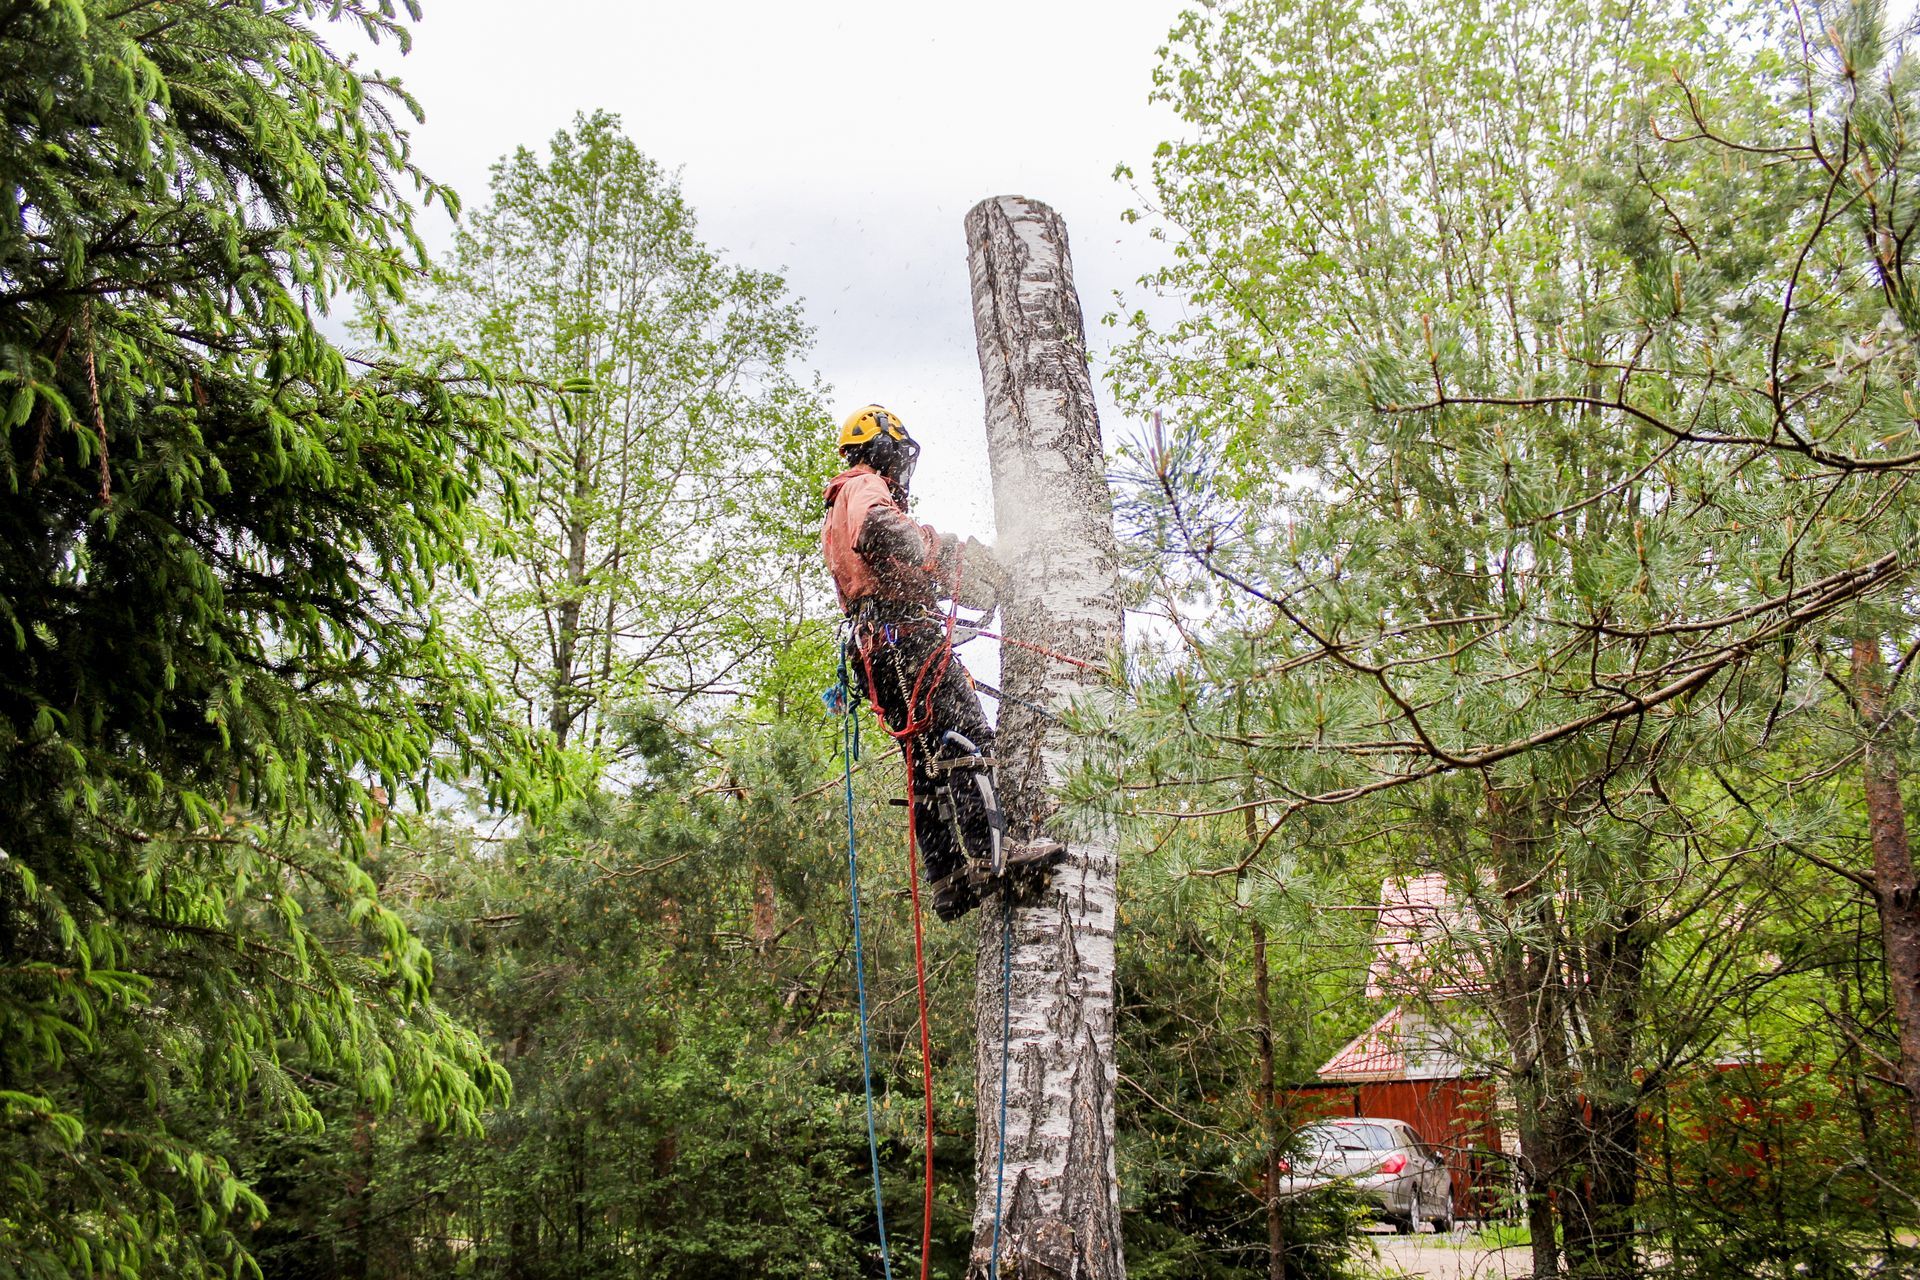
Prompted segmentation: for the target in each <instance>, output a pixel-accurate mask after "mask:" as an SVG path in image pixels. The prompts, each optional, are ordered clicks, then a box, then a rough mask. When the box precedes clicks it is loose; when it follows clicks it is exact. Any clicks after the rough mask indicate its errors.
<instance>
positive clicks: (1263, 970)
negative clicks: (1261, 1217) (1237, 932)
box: [1247, 809, 1287, 1280]
mask: <svg viewBox="0 0 1920 1280" xmlns="http://www.w3.org/2000/svg"><path fill="white" fill-rule="evenodd" d="M1247 819H1248V825H1249V826H1251V825H1252V819H1253V810H1251V809H1249V810H1247ZM1267 978H1268V975H1267V928H1266V926H1265V925H1263V924H1261V923H1260V917H1259V916H1254V917H1253V1015H1254V1037H1255V1039H1256V1041H1257V1048H1258V1050H1259V1055H1260V1136H1261V1140H1262V1142H1263V1144H1264V1152H1265V1153H1264V1155H1263V1156H1262V1159H1261V1164H1262V1168H1261V1177H1260V1186H1261V1192H1262V1194H1263V1195H1264V1196H1265V1197H1266V1201H1267V1280H1287V1224H1286V1219H1285V1218H1284V1217H1283V1216H1282V1214H1281V1212H1280V1113H1279V1109H1278V1108H1277V1107H1276V1106H1275V1105H1274V1102H1275V1099H1274V1093H1273V1002H1272V999H1271V998H1270V992H1269V989H1268V988H1269V984H1268V981H1267Z"/></svg>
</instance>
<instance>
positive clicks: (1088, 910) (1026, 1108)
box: [966, 196, 1126, 1280]
mask: <svg viewBox="0 0 1920 1280" xmlns="http://www.w3.org/2000/svg"><path fill="white" fill-rule="evenodd" d="M966 232H967V256H968V261H969V265H970V267H971V272H972V280H973V317H974V332H975V336H976V339H977V341H978V346H979V353H980V375H981V381H982V384H983V386H984V389H985V392H986V420H987V449H988V455H989V459H990V461H991V464H992V469H993V497H994V519H995V524H996V525H997V527H998V531H999V548H998V550H999V556H1000V559H1001V562H1002V564H1003V565H1004V567H1005V568H1006V570H1007V572H1008V575H1009V577H1010V579H1011V585H1010V586H1009V588H1008V591H1007V593H1006V596H1005V597H1004V598H1003V600H1002V605H1003V609H1004V614H1003V622H1002V626H1003V629H1004V631H1005V633H1006V636H1007V638H1008V640H1009V641H1010V642H1012V643H1010V644H1009V645H1008V646H1007V647H1006V648H1005V649H1004V650H1003V655H1002V675H1001V683H1002V684H1003V685H1004V687H1005V688H1006V691H1007V694H1008V698H1007V701H1006V702H1005V703H1003V704H1002V706H1001V709H1000V724H999V730H1000V731H999V741H998V746H997V753H998V755H999V759H1000V766H999V768H1000V785H1001V796H1002V801H1003V803H1004V804H1005V806H1006V810H1007V816H1008V819H1009V825H1010V827H1011V828H1012V831H1013V834H1014V835H1015V837H1016V838H1018V837H1021V836H1025V835H1027V834H1029V833H1032V832H1036V831H1037V830H1038V829H1039V828H1040V827H1041V826H1042V825H1043V824H1044V823H1045V822H1046V820H1047V818H1048V817H1049V815H1050V814H1051V813H1052V811H1053V808H1054V805H1053V802H1052V800H1051V798H1050V792H1051V788H1052V786H1053V785H1054V784H1055V783H1056V782H1057V781H1058V779H1059V777H1060V775H1061V773H1062V771H1063V770H1064V768H1065V766H1066V763H1067V759H1068V756H1069V754H1070V752H1071V750H1072V748H1073V740H1072V738H1071V737H1070V735H1068V733H1067V732H1066V730H1065V729H1064V728H1062V727H1061V726H1060V724H1059V723H1058V722H1057V721H1055V720H1049V719H1045V718H1043V717H1042V716H1040V715H1039V714H1038V713H1037V712H1036V711H1034V710H1032V709H1030V708H1029V707H1028V706H1027V705H1024V704H1033V705H1034V706H1037V707H1040V708H1045V709H1048V710H1050V711H1058V710H1060V709H1062V708H1064V707H1065V705H1066V704H1067V703H1068V702H1069V701H1070V700H1071V699H1073V698H1074V697H1076V696H1092V697H1095V698H1099V697H1101V696H1102V695H1101V690H1100V688H1099V685H1098V677H1097V676H1096V675H1095V674H1094V673H1092V672H1090V671H1089V670H1087V669H1086V668H1083V667H1078V666H1074V665H1071V664H1068V663H1064V662H1061V661H1059V660H1057V659H1055V658H1051V657H1048V656H1045V655H1043V654H1040V653H1037V652H1034V651H1033V650H1031V649H1025V648H1020V647H1017V646H1018V645H1019V643H1020V642H1025V643H1028V644H1038V645H1043V646H1045V647H1046V648H1048V649H1050V650H1053V651H1054V652H1056V653H1061V654H1066V655H1069V656H1072V657H1075V658H1079V659H1082V660H1084V661H1090V662H1099V661H1101V660H1103V659H1105V658H1106V657H1107V656H1108V654H1109V653H1110V652H1111V651H1113V650H1116V649H1117V648H1118V647H1119V643H1120V638H1121V606H1120V592H1119V581H1118V562H1119V553H1118V550H1117V548H1116V546H1115V543H1114V536H1113V516H1112V501H1111V497H1110V495H1109V494H1108V492H1107V486H1106V479H1105V466H1104V458H1103V455H1102V452H1101V447H1100V422H1099V416H1098V414H1097V413H1096V411H1095V409H1094V403H1093V387H1092V383H1091V382H1090V380H1089V378H1088V374H1087V362H1086V334H1085V330H1084V328H1083V327H1082V324H1081V318H1080V300H1079V298H1078V296H1077V295H1076V294H1075V292H1074V288H1073V268H1072V265H1071V262H1070V261H1069V259H1068V256H1067V233H1066V227H1065V225H1064V224H1062V222H1061V221H1060V218H1059V216H1058V215H1057V214H1055V213H1054V212H1053V211H1052V210H1051V209H1048V208H1047V207H1046V206H1045V205H1041V204H1038V203H1036V202H1034V201H1031V200H1026V199H1023V198H1021V197H1018V196H1000V197H996V198H994V199H991V200H986V201H982V202H981V203H980V204H978V205H976V206H975V207H974V208H973V209H972V210H971V211H970V212H969V213H968V214H967V219H966ZM1053 830H1054V832H1055V834H1056V835H1057V836H1058V837H1059V838H1062V839H1064V840H1065V841H1066V842H1067V845H1068V855H1067V860H1066V862H1065V863H1064V864H1063V865H1061V866H1060V867H1059V868H1058V869H1056V870H1055V871H1054V873H1053V875H1052V878H1051V880H1050V881H1049V883H1048V885H1047V888H1046V891H1045V892H1044V893H1043V894H1041V895H1040V896H1039V898H1038V900H1037V901H1034V902H1031V903H1027V904H1023V905H1019V906H1017V907H1015V908H1014V909H1013V911H1012V912H1011V917H1010V918H1011V926H1010V927H1011V930H1012V939H1011V944H1012V959H1011V962H1010V965H1009V966H1008V967H1009V970H1010V972H1011V975H1012V977H1011V981H1010V982H1009V983H1007V984H1006V986H1007V998H1008V1002H1009V1012H1008V1017H1009V1023H1010V1027H1011V1031H1010V1034H1009V1036H1008V1038H1007V1052H1008V1058H1007V1062H1008V1064H1009V1065H1008V1069H1007V1079H1006V1094H1005V1097H1006V1112H1005V1114H1006V1123H1005V1127H1004V1140H1005V1148H1006V1163H1005V1177H1004V1182H1002V1180H1001V1178H1000V1177H999V1176H998V1170H999V1154H1000V1153H999V1140H1000V1138H1001V1136H1002V1129H1001V1126H1000V1125H999V1124H998V1123H997V1121H998V1117H999V1115H1000V1100H1001V1088H1000V1086H1001V1044H1002V1039H1001V996H1002V991H1003V988H1002V967H1001V959H1002V953H1001V945H1002V936H1003V935H1002V919H1003V915H1002V910H1001V908H1000V906H999V905H998V903H997V902H989V903H988V904H987V905H986V906H985V908H984V909H983V910H982V911H981V913H980V917H979V919H980V936H979V945H978V954H977V960H976V971H977V975H978V983H977V986H976V991H977V993H978V994H977V996H976V1001H975V1009H974V1025H975V1030H976V1053H977V1058H976V1067H975V1072H974V1095H975V1099H976V1102H977V1106H978V1110H977V1112H976V1114H977V1115H978V1116H979V1117H980V1123H979V1125H978V1127H977V1135H978V1136H977V1141H976V1160H977V1166H978V1169H979V1174H980V1177H979V1195H978V1198H977V1200H976V1202H975V1207H974V1219H973V1220H974V1246H973V1254H972V1259H971V1262H970V1265H969V1269H968V1273H969V1275H970V1276H973V1277H982V1276H985V1275H986V1274H987V1272H988V1270H989V1266H990V1262H991V1260H992V1257H993V1255H994V1253H995V1251H996V1245H995V1240H996V1231H995V1226H996V1221H995V1209H996V1198H997V1197H998V1198H999V1200H1000V1205H1001V1210H1000V1218H999V1221H998V1227H999V1230H998V1232H997V1239H998V1245H997V1252H998V1256H999V1258H1000V1260H1001V1263H1002V1266H1001V1271H1000V1273H1001V1274H1002V1275H1009V1274H1017V1275H1018V1276H1020V1278H1021V1280H1046V1278H1047V1277H1054V1276H1061V1277H1064V1276H1073V1277H1076V1280H1122V1278H1123V1277H1124V1276H1125V1274H1126V1268H1125V1263H1124V1261H1123V1259H1122V1255H1121V1247H1120V1194H1119V1183H1118V1181H1117V1178H1116V1176H1115V1169H1114V1142H1113V1089H1114V1080H1115V1077H1114V1070H1115V1068H1114V1057H1113V1030H1114V1013H1113V981H1114V951H1113V930H1114V899H1115V878H1116V872H1117V868H1118V863H1117V860H1116V858H1115V853H1114V835H1113V832H1112V829H1111V828H1110V827H1108V826H1105V825H1104V824H1099V825H1092V826H1089V827H1085V828H1081V829H1076V830H1074V831H1071V832H1069V831H1064V830H1060V829H1058V828H1057V827H1056V828H1053ZM1001 1193H1003V1194H1001Z"/></svg>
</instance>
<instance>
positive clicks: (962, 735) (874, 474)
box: [820, 404, 1066, 920]
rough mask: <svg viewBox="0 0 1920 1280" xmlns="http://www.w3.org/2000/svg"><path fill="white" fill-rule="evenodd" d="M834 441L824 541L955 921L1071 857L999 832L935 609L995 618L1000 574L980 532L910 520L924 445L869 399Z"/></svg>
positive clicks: (971, 712) (854, 644)
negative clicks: (960, 534) (835, 462)
mask: <svg viewBox="0 0 1920 1280" xmlns="http://www.w3.org/2000/svg"><path fill="white" fill-rule="evenodd" d="M839 448H840V456H841V458H842V459H843V460H845V461H846V463H847V464H848V465H847V469H846V470H845V471H842V472H841V473H840V474H839V475H837V476H835V477H834V478H833V480H832V481H831V482H829V483H828V485H827V492H826V507H827V516H826V520H825V522H824V523H823V524H822V525H821V527H820V546H821V550H822V551H823V552H824V553H825V555H826V559H827V567H828V569H830V570H831V571H832V572H833V585H834V589H835V590H836V591H837V592H838V593H839V597H840V607H841V609H843V610H844V611H845V612H846V615H847V617H848V618H849V619H851V620H852V623H853V635H852V638H851V639H850V640H849V642H848V644H849V647H850V649H851V650H852V653H851V657H852V661H853V665H854V667H855V668H856V669H857V670H859V671H860V672H861V673H862V676H863V679H864V683H865V685H866V690H865V692H866V694H867V696H868V697H869V698H871V699H872V700H873V703H874V705H875V706H877V707H878V708H879V709H880V712H881V714H882V715H883V716H885V718H886V722H887V725H888V727H889V728H890V729H891V730H892V731H893V733H894V734H895V736H896V737H898V738H899V739H900V750H901V753H902V754H903V755H904V757H905V758H906V761H907V766H908V769H909V771H910V774H911V777H910V779H909V792H910V794H911V796H912V798H913V820H914V832H915V835H916V836H917V838H918V841H919V845H920V852H921V857H922V860H923V861H924V862H925V864H926V870H925V875H926V881H927V886H928V888H929V889H930V890H931V891H932V895H933V909H934V911H935V913H936V914H938V915H939V917H940V918H941V919H942V920H955V919H958V918H959V917H960V916H963V915H965V914H966V913H967V912H968V911H970V910H972V909H973V908H974V907H976V906H978V905H979V904H980V900H981V898H982V897H983V896H985V895H987V894H989V893H991V892H993V891H994V889H996V888H1000V889H1003V890H1010V891H1012V892H1016V893H1018V892H1022V891H1024V890H1026V889H1030V888H1033V887H1037V886H1038V885H1039V884H1040V883H1042V882H1044V879H1045V873H1046V871H1047V869H1048V868H1049V867H1051V866H1053V865H1054V864H1055V863H1057V862H1059V861H1060V859H1061V858H1062V857H1063V856H1064V855H1065V852H1066V851H1065V849H1064V848H1063V847H1062V846H1061V845H1060V844H1059V843H1058V842H1056V841H1053V840H1046V839H1038V838H1036V839H1030V840H1016V839H1014V838H1012V835H1011V833H1009V832H1008V831H1007V829H1006V816H1005V814H1004V812H1003V811H1002V809H1001V807H1000V800H999V795H998V792H997V790H996V785H995V783H996V780H995V776H994V768H993V764H994V762H993V738H994V732H993V728H992V726H991V725H989V724H988V723H987V718H986V715H985V713H984V712H982V710H981V708H980V698H979V695H977V694H976V693H975V692H974V689H973V682H972V680H971V679H969V678H968V676H967V673H966V668H965V667H963V666H962V665H961V664H960V662H959V661H958V660H957V659H956V658H955V656H954V653H953V649H952V646H951V643H950V638H949V634H948V619H947V616H946V615H945V613H944V612H943V611H942V610H941V609H940V607H939V605H938V604H937V601H938V600H940V599H942V598H945V599H949V600H952V601H953V602H954V604H956V605H958V606H960V607H963V608H968V609H980V610H984V611H985V612H987V613H991V612H992V611H993V609H994V607H995V606H996V604H997V601H998V596H999V590H1000V588H1001V586H1003V585H1004V583H1005V574H1004V571H1003V570H1002V569H1001V568H1000V566H999V564H998V563H997V562H996V561H995V560H994V558H993V555H992V553H991V552H989V551H988V550H987V548H986V547H985V546H983V545H982V544H981V543H980V542H979V541H978V540H977V539H974V538H969V539H967V541H966V543H965V544H964V545H962V544H961V543H960V541H959V539H958V538H956V537H954V536H953V535H952V534H942V533H939V532H936V531H935V530H934V529H933V527H932V526H930V525H923V524H915V523H914V522H913V521H912V520H911V519H910V518H909V517H908V515H907V488H908V486H909V485H910V484H911V483H912V480H913V467H914V463H915V462H917V461H918V460H919V457H920V446H919V444H917V443H916V442H915V441H914V440H913V438H912V437H911V436H909V435H908V434H907V429H906V426H905V425H904V424H902V423H901V421H900V419H898V418H896V417H894V416H893V415H892V414H891V413H888V412H887V411H886V410H885V409H884V408H882V407H881V406H879V405H877V404H870V405H868V406H866V407H865V408H864V409H860V410H858V411H857V412H855V413H854V414H853V415H852V416H851V417H849V418H848V419H847V420H846V422H845V423H844V424H842V426H841V428H840V446H839ZM909 729H911V732H909Z"/></svg>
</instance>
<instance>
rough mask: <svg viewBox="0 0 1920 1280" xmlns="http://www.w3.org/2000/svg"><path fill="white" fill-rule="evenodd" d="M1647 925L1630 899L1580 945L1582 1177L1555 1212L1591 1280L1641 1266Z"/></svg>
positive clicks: (1572, 1257)
mask: <svg viewBox="0 0 1920 1280" xmlns="http://www.w3.org/2000/svg"><path fill="white" fill-rule="evenodd" d="M1647 927H1648V926H1647V918H1646V910H1645V908H1644V906H1642V905H1641V904H1639V903H1631V904H1627V905H1625V906H1622V907H1621V909H1620V911H1619V913H1618V914H1617V915H1615V916H1613V917H1612V918H1610V919H1607V920H1604V921H1602V922H1600V923H1597V924H1595V925H1594V926H1593V927H1592V928H1591V930H1590V931H1589V935H1588V937H1587V940H1586V945H1585V946H1584V947H1583V948H1582V951H1583V957H1584V961H1585V963H1584V964H1583V966H1582V971H1583V974H1584V982H1583V983H1582V986H1583V987H1584V991H1583V993H1582V995H1583V996H1584V999H1585V1000H1586V1003H1587V1005H1588V1011H1587V1016H1586V1018H1585V1023H1586V1026H1587V1047H1586V1052H1585V1054H1584V1055H1583V1057H1582V1064H1581V1065H1582V1068H1583V1070H1582V1072H1581V1075H1580V1085H1581V1093H1582V1098H1583V1101H1584V1104H1585V1107H1586V1124H1585V1125H1584V1126H1579V1127H1577V1128H1576V1130H1575V1133H1576V1138H1577V1141H1578V1143H1579V1144H1580V1145H1581V1146H1584V1148H1585V1151H1584V1155H1583V1157H1582V1158H1581V1159H1580V1160H1579V1161H1577V1162H1576V1163H1577V1165H1578V1168H1579V1176H1577V1177H1576V1178H1575V1179H1574V1180H1573V1183H1572V1185H1571V1186H1570V1187H1569V1188H1568V1191H1567V1193H1566V1194H1567V1198H1568V1202H1569V1204H1570V1206H1571V1207H1563V1208H1562V1210H1561V1215H1560V1216H1561V1219H1562V1221H1563V1222H1564V1223H1565V1224H1566V1225H1565V1231H1566V1237H1567V1269H1568V1271H1569V1272H1570V1273H1571V1274H1573V1275H1575V1276H1578V1277H1583V1278H1584V1277H1593V1278H1594V1280H1633V1277H1634V1276H1635V1275H1637V1274H1638V1269H1639V1263H1638V1261H1637V1259H1636V1257H1635V1255H1634V1244H1635V1239H1636V1235H1635V1230H1634V1208H1635V1205H1636V1202H1637V1195H1638V1191H1639V1179H1640V1098H1641V1095H1642V1082H1641V1081H1639V1080H1636V1079H1635V1078H1634V1073H1635V1069H1636V1068H1637V1067H1638V1065H1639V1061H1638V1056H1637V1054H1636V1052H1635V1050H1636V1046H1637V1045H1638V1043H1639V1029H1640V1020H1641V1008H1640V1006H1641V995H1642V988H1643V986H1644V981H1645V975H1646V961H1647V951H1648V949H1649V947H1650V946H1651V939H1650V937H1649V935H1648V932H1647ZM1576 1220H1577V1223H1578V1230H1576V1229H1575V1224H1576Z"/></svg>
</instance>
